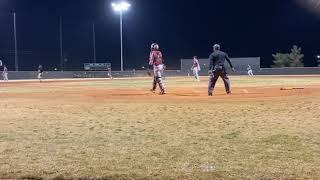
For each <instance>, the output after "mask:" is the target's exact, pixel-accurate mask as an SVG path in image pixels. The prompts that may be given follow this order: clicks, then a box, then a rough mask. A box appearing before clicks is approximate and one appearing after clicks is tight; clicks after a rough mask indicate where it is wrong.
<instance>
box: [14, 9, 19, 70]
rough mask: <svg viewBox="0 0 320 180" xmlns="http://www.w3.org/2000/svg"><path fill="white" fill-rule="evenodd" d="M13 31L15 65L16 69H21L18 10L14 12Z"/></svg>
mask: <svg viewBox="0 0 320 180" xmlns="http://www.w3.org/2000/svg"><path fill="white" fill-rule="evenodd" d="M13 31H14V32H13V33H14V65H15V70H16V71H19V61H18V43H17V21H16V12H14V13H13Z"/></svg>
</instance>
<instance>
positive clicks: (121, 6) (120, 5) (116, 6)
mask: <svg viewBox="0 0 320 180" xmlns="http://www.w3.org/2000/svg"><path fill="white" fill-rule="evenodd" d="M111 5H112V8H113V10H114V11H116V12H119V13H120V41H121V71H123V35H122V15H123V12H125V11H127V10H129V8H130V6H131V4H129V3H128V2H125V1H120V2H117V3H112V4H111Z"/></svg>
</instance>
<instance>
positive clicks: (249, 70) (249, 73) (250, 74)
mask: <svg viewBox="0 0 320 180" xmlns="http://www.w3.org/2000/svg"><path fill="white" fill-rule="evenodd" d="M247 71H248V75H249V76H253V72H252V68H251V66H250V64H248V67H247Z"/></svg>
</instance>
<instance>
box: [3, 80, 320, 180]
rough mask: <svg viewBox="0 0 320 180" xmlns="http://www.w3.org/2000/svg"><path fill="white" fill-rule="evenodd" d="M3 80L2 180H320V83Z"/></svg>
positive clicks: (295, 81) (304, 81)
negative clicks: (158, 89)
mask: <svg viewBox="0 0 320 180" xmlns="http://www.w3.org/2000/svg"><path fill="white" fill-rule="evenodd" d="M207 80H208V78H207V77H202V81H201V82H195V81H194V80H193V79H192V78H191V77H183V78H167V79H166V80H165V83H166V86H167V93H168V94H167V95H165V96H160V95H157V94H153V93H151V92H150V91H149V89H150V86H151V81H152V80H151V79H150V78H137V79H113V80H109V79H96V80H80V79H79V80H50V81H49V80H45V81H44V82H43V83H39V82H37V81H14V82H9V83H4V82H0V179H1V178H22V179H42V178H43V179H48V178H54V179H73V178H82V179H317V178H319V177H320V76H258V77H253V78H251V77H246V76H233V77H231V83H232V95H226V94H225V92H224V87H223V84H222V81H221V80H219V81H218V87H217V88H216V91H215V93H214V96H213V97H208V96H207V84H208V83H207Z"/></svg>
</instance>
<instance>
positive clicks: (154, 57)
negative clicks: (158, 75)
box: [150, 51, 163, 66]
mask: <svg viewBox="0 0 320 180" xmlns="http://www.w3.org/2000/svg"><path fill="white" fill-rule="evenodd" d="M150 61H152V64H153V65H155V66H158V65H160V64H162V63H163V61H162V53H161V52H160V51H152V52H151V56H150Z"/></svg>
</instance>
